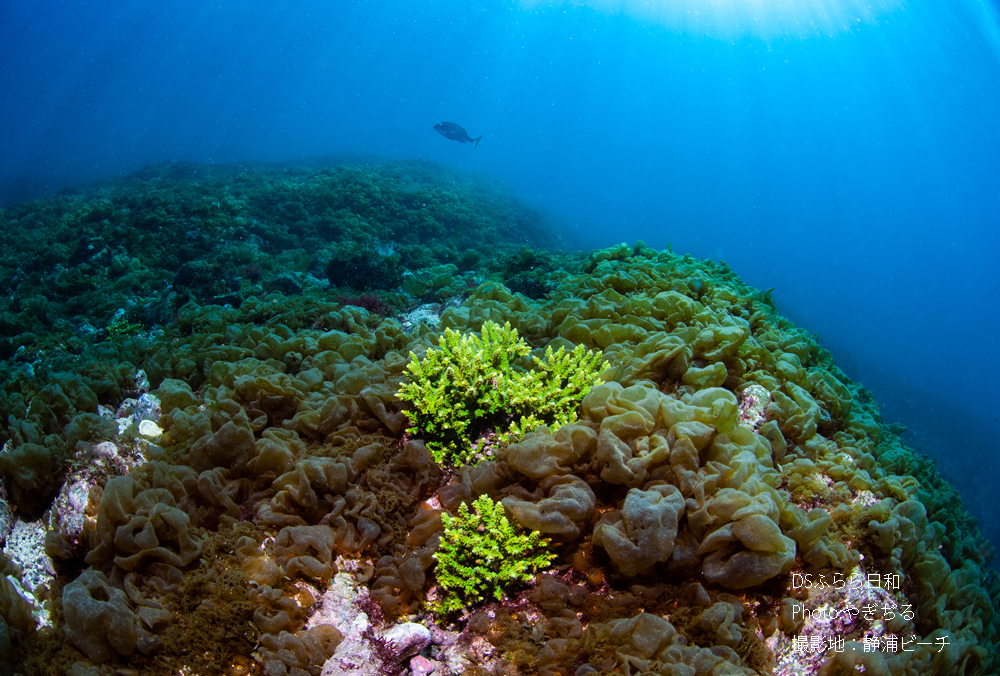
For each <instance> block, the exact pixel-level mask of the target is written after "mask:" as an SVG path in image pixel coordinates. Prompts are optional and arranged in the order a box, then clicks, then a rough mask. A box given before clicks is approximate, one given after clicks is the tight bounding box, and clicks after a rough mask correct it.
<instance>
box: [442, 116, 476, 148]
mask: <svg viewBox="0 0 1000 676" xmlns="http://www.w3.org/2000/svg"><path fill="white" fill-rule="evenodd" d="M434 131H436V132H437V133H439V134H441V136H444V137H445V138H447V139H451V140H452V141H458V142H459V143H471V144H472V147H473V148H477V147H479V139H481V138H483V137H482V136H477V137H476V138H472V137H471V136H469V134H468V132H466V131H465V130H464V129H462V128H461V127H459V126H458V125H457V124H455V123H454V122H439V123H438V124H435V125H434Z"/></svg>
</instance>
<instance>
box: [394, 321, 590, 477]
mask: <svg viewBox="0 0 1000 676" xmlns="http://www.w3.org/2000/svg"><path fill="white" fill-rule="evenodd" d="M530 352H531V348H530V347H529V346H528V344H527V343H526V342H524V340H522V339H521V338H520V337H519V336H518V335H517V329H512V328H511V326H510V323H509V322H508V323H507V324H505V325H504V326H503V327H501V326H499V325H497V324H496V323H495V322H485V323H484V324H483V328H482V336H481V337H480V336H476V335H475V334H468V335H462V334H460V333H458V332H456V331H451V330H450V329H449V330H445V332H444V335H443V336H441V339H440V342H439V348H438V349H429V350H427V352H426V356H425V357H424V358H423V359H418V358H417V357H416V355H414V354H412V353H411V355H410V357H411V361H410V363H409V365H408V366H407V368H406V373H407V377H408V378H409V382H407V383H404V384H403V385H402V387H400V388H399V392H398V394H397V395H396V396H397V397H399V398H400V399H402V400H403V401H408V402H410V403H412V404H413V410H412V412H411V413H410V417H411V418H412V420H413V423H414V424H413V426H412V427H411V428H409V429H408V430H407V431H408V432H409V433H411V434H423V435H426V436H427V438H428V441H427V448H429V449H430V450H431V453H432V454H433V456H434V460H435V461H436V462H437V463H439V464H445V463H447V464H451V465H463V464H466V463H471V462H475V461H476V460H478V459H480V458H482V457H484V453H483V450H480V448H479V447H478V446H477V444H478V443H482V444H483V446H485V445H486V443H487V442H486V440H484V439H482V438H481V436H482V435H483V434H484V433H485V432H486V431H487V430H489V431H490V432H492V433H493V436H494V437H495V439H496V441H497V442H498V443H500V444H507V443H509V442H510V441H511V440H512V439H515V440H516V439H518V438H520V437H522V436H523V435H524V434H526V433H528V432H530V431H532V430H534V429H535V428H536V427H538V426H540V425H548V426H550V427H555V428H559V427H562V426H563V425H566V424H569V423H571V422H573V421H574V420H576V411H577V409H578V408H579V405H580V401H581V400H583V397H584V396H585V395H586V394H587V392H589V391H590V389H591V388H592V387H594V386H595V385H600V384H601V383H602V382H603V381H601V379H600V377H599V374H600V371H601V370H603V367H604V366H605V365H604V364H603V363H602V360H601V355H600V352H592V351H590V350H587V349H585V348H584V347H583V346H582V345H578V346H577V347H576V348H574V349H573V350H572V351H571V352H566V349H565V348H564V347H560V348H559V349H558V350H557V351H556V352H553V351H552V347H551V346H549V348H548V349H547V350H546V352H545V358H544V359H539V358H538V357H533V358H532V361H533V362H534V366H533V367H532V368H531V369H530V370H524V369H521V370H516V369H515V367H514V363H513V362H515V361H516V360H517V359H518V358H520V357H525V356H527V355H528V354H529V353H530Z"/></svg>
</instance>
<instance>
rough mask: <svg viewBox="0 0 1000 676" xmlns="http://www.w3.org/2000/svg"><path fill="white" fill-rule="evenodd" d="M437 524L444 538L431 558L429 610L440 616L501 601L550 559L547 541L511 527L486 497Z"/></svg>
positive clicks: (463, 507)
mask: <svg viewBox="0 0 1000 676" xmlns="http://www.w3.org/2000/svg"><path fill="white" fill-rule="evenodd" d="M441 519H442V521H443V523H444V534H443V535H442V536H441V546H440V548H439V549H438V551H437V552H436V553H435V554H434V559H435V560H436V561H437V570H436V574H437V583H438V597H439V600H437V601H436V602H434V603H433V604H432V610H434V612H436V613H439V614H442V615H445V614H448V613H452V612H456V611H459V610H462V609H463V608H467V607H469V606H473V605H476V604H478V603H482V602H484V601H487V600H488V599H495V600H497V601H502V600H503V598H504V595H505V590H506V589H507V588H509V587H510V586H511V585H512V584H515V583H517V582H527V581H529V580H531V579H532V577H533V576H534V574H535V573H536V572H537V571H538V570H540V569H542V568H545V567H546V566H548V565H549V562H551V561H552V559H554V558H555V557H556V554H555V553H553V552H551V551H549V549H548V545H549V540H548V539H547V538H543V537H542V536H541V533H539V532H538V531H529V530H526V529H524V528H522V527H520V526H518V525H516V524H511V523H510V521H509V520H508V519H507V517H506V515H505V514H504V508H503V505H502V504H500V503H499V502H493V500H491V499H490V498H489V496H487V495H481V496H479V498H477V499H476V501H475V502H474V503H473V511H470V510H469V507H468V505H467V504H465V503H464V502H463V503H462V504H461V505H460V506H459V508H458V514H457V515H456V516H451V515H450V514H447V513H446V514H444V515H442V517H441Z"/></svg>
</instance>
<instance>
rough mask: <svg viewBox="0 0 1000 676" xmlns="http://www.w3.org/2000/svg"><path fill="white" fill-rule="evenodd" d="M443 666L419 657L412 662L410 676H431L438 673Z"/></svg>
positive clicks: (421, 656)
mask: <svg viewBox="0 0 1000 676" xmlns="http://www.w3.org/2000/svg"><path fill="white" fill-rule="evenodd" d="M441 666H442V664H441V663H440V662H438V661H436V660H432V659H428V658H426V657H424V656H423V655H417V656H416V657H414V658H413V659H412V660H410V676H430V675H431V674H433V673H435V671H437V673H438V674H440V673H441V671H439V670H438V669H439V667H441Z"/></svg>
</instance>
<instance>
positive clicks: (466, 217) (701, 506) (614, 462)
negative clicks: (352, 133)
mask: <svg viewBox="0 0 1000 676" xmlns="http://www.w3.org/2000/svg"><path fill="white" fill-rule="evenodd" d="M539 218H540V217H537V215H533V214H532V212H531V210H530V209H524V208H523V207H521V206H519V205H518V204H517V203H516V200H513V198H511V197H510V196H509V195H508V194H507V193H505V192H504V191H503V190H502V189H500V188H499V187H498V186H496V185H492V184H490V183H489V182H488V181H487V182H485V183H484V182H482V181H476V180H466V179H464V178H462V177H460V176H458V175H456V174H454V173H452V172H448V171H447V170H441V169H439V168H435V167H434V166H432V165H427V164H425V163H405V162H404V163H392V162H390V163H381V164H378V163H365V162H355V163H353V164H348V163H345V164H344V165H343V166H338V167H322V166H318V165H317V166H298V167H295V166H287V167H273V166H271V167H256V168H255V167H250V166H241V167H226V168H218V167H216V168H212V167H198V166H196V165H169V166H164V167H154V168H151V169H149V170H144V171H143V172H140V173H139V174H137V175H136V176H134V177H131V178H129V179H126V180H124V181H120V182H116V183H113V184H106V185H102V186H94V187H92V188H90V189H88V190H86V191H83V192H80V193H76V194H71V193H67V194H63V195H60V196H57V197H55V198H53V199H51V200H41V201H38V202H34V203H32V204H29V205H22V206H20V207H15V208H13V209H7V210H4V211H2V212H0V227H2V228H4V229H5V236H6V237H7V238H8V247H7V248H6V249H5V252H4V253H3V254H2V255H0V281H2V282H3V283H5V284H7V285H8V287H9V288H10V289H11V293H10V294H9V295H8V296H7V297H5V298H4V299H2V301H0V303H2V308H0V334H2V336H0V342H2V349H0V382H2V384H3V387H2V388H0V443H2V446H3V449H2V451H0V474H2V476H3V480H4V484H5V489H6V499H7V501H8V503H9V504H10V505H11V506H12V509H14V510H15V512H14V514H13V515H12V521H13V522H15V523H16V528H17V529H18V530H17V531H16V533H17V534H16V535H10V536H8V538H7V542H6V546H5V550H4V551H5V553H4V555H3V556H2V557H0V572H2V573H3V574H4V575H3V577H0V620H2V626H0V636H4V637H7V638H9V641H7V640H6V639H5V640H4V641H2V642H0V663H2V665H0V671H2V670H7V671H11V672H14V673H23V674H25V675H26V676H42V675H44V676H50V675H52V676H55V675H58V676H62V675H63V674H71V676H94V675H96V674H108V673H141V674H144V675H145V674H149V675H150V676H167V675H168V674H170V675H175V674H178V673H200V674H203V675H205V676H208V675H212V676H214V675H216V674H219V675H221V674H245V675H250V674H253V675H255V676H258V675H261V674H289V673H290V674H296V675H297V676H303V675H304V674H310V676H319V674H320V673H321V671H322V670H323V668H324V667H323V665H324V664H325V663H327V660H330V659H332V660H333V663H332V664H330V665H328V666H327V670H328V671H329V670H330V669H332V670H333V671H334V672H336V671H337V670H341V671H344V670H346V668H347V667H346V666H345V664H344V663H342V662H338V661H337V660H338V659H339V658H338V650H339V648H338V646H339V645H341V644H342V641H347V640H348V639H347V637H346V634H348V633H349V631H350V627H349V626H339V625H338V624H337V622H338V621H337V620H332V619H327V620H326V621H325V622H318V621H317V618H316V616H315V615H314V613H315V611H316V609H317V608H318V607H320V606H321V599H322V600H323V602H326V601H330V600H331V599H330V598H324V597H325V596H326V595H327V594H331V593H332V592H333V591H337V590H339V591H338V593H340V592H342V591H343V590H344V588H345V584H347V582H345V581H347V580H350V581H351V582H350V583H351V584H353V585H358V586H360V587H364V592H365V598H366V599H367V601H366V603H368V604H369V605H368V606H366V607H368V608H369V610H372V612H373V613H375V608H377V613H376V615H377V614H379V613H380V614H382V615H384V617H385V619H386V620H387V622H390V623H391V622H395V621H397V620H402V619H406V620H410V621H415V622H421V623H424V624H425V625H428V626H429V625H431V624H432V623H434V622H436V621H437V620H440V619H447V620H454V621H457V622H458V623H459V628H463V629H464V630H465V632H466V634H465V637H464V638H462V639H461V640H460V641H457V642H456V643H455V644H454V645H455V650H459V651H461V650H466V651H467V652H466V653H464V654H463V655H461V656H455V659H456V660H457V659H458V657H462V659H465V660H466V662H465V665H466V666H465V667H462V668H463V669H465V670H466V671H468V672H469V673H474V674H477V675H478V674H492V673H506V674H510V673H512V672H519V673H524V674H532V675H534V674H539V675H541V676H555V675H557V674H571V673H578V674H583V673H595V672H596V673H632V674H641V675H642V676H653V675H656V676H676V675H677V674H680V673H683V674H686V675H693V676H718V675H719V674H727V675H733V674H740V675H747V676H749V675H750V674H781V675H784V674H790V673H796V674H804V675H811V674H820V675H828V674H843V673H861V672H863V673H865V674H866V675H867V674H882V675H886V674H891V675H893V676H904V675H905V676H917V675H921V676H922V675H924V674H926V675H928V676H931V675H941V676H945V675H950V674H961V675H963V676H974V675H987V674H994V673H997V672H998V671H1000V657H998V655H1000V612H998V610H1000V580H998V577H997V574H996V572H995V571H994V570H993V569H992V568H991V564H992V562H993V558H994V551H993V548H992V546H991V545H990V544H989V543H988V542H987V541H986V540H985V539H984V538H983V537H982V534H981V533H980V531H979V529H978V528H977V526H976V523H975V520H974V519H973V518H972V517H971V516H970V515H969V513H968V512H967V511H966V510H965V509H964V507H963V505H962V500H961V496H960V495H959V494H958V493H957V491H955V490H954V488H952V487H951V486H949V485H948V484H947V483H946V482H945V481H944V480H943V479H942V478H941V476H940V475H939V474H938V472H937V470H936V468H935V466H934V463H933V462H931V461H930V460H928V459H927V458H926V457H924V456H922V455H920V454H919V453H917V452H916V451H914V450H913V449H911V448H908V447H907V446H906V445H904V444H903V442H902V441H901V439H900V438H899V436H898V434H897V431H898V430H897V428H894V427H893V426H891V425H887V424H886V423H885V422H884V421H883V420H882V418H881V415H880V412H879V408H878V405H877V403H876V402H875V401H874V399H873V398H872V396H871V395H870V393H868V392H867V391H866V390H865V389H864V388H863V387H862V386H861V385H860V384H858V383H856V382H854V381H852V380H851V379H850V378H848V377H847V376H846V375H845V374H844V373H843V372H842V371H841V370H840V369H839V368H838V367H837V366H836V364H835V363H834V361H833V358H832V356H831V355H830V353H829V352H828V351H826V350H825V349H824V348H823V347H822V346H821V345H820V344H819V343H818V342H817V339H816V337H815V336H813V335H811V334H810V333H808V332H807V331H804V330H802V329H800V328H798V327H796V326H795V325H794V324H793V323H792V322H790V321H789V320H787V319H786V318H784V317H782V316H781V315H780V314H778V312H777V310H776V308H775V306H774V303H773V302H772V300H771V299H770V297H769V296H768V294H766V293H761V292H760V291H758V290H756V289H754V288H752V287H750V286H748V285H746V284H744V283H743V282H742V280H740V278H739V277H738V276H737V275H736V274H735V273H734V272H733V271H732V270H731V269H729V268H728V267H727V266H726V265H725V264H722V263H713V262H711V261H702V260H698V259H695V258H693V257H691V256H686V255H679V254H676V253H674V252H672V251H670V250H665V251H656V250H653V249H651V248H649V247H647V246H645V245H643V244H642V243H638V244H636V245H634V246H626V245H621V246H616V247H611V248H608V249H604V250H601V251H595V252H591V253H585V254H574V253H566V252H560V251H554V250H543V249H542V248H540V246H539V245H540V243H539V242H537V241H532V240H530V239H529V237H530V232H531V229H532V228H533V227H534V226H537V225H538V224H539V223H540V222H541V221H540V220H539ZM481 242H485V244H483V245H482V246H481V245H480V243H481ZM525 242H528V243H529V244H530V245H531V247H532V248H530V249H529V250H526V249H525V248H524V246H525ZM356 246H357V248H356ZM364 252H368V253H364ZM358 254H361V255H368V256H372V257H374V256H377V257H379V258H378V259H374V258H373V259H372V260H370V261H364V260H361V261H359V266H360V267H359V268H358V270H359V271H360V273H363V274H362V275H361V278H360V279H357V280H355V279H353V278H352V277H351V276H350V275H348V276H346V277H344V278H341V279H337V283H332V282H331V280H330V279H329V277H328V276H326V275H328V274H329V273H328V270H329V263H330V261H331V260H342V261H348V262H350V261H352V260H353V261H358V260H359V259H356V258H351V256H355V255H358ZM338 256H340V257H339V258H338ZM383 259H385V260H383ZM543 259H544V261H545V263H544V265H542V264H541V263H539V261H540V260H543ZM369 263H370V264H369ZM383 263H384V264H385V265H386V266H387V267H385V268H380V267H379V266H380V265H382V264H383ZM393 266H397V267H393ZM334 267H336V266H334ZM380 269H386V270H390V271H392V270H395V271H398V272H399V273H400V277H399V279H398V286H394V287H392V288H388V289H381V288H377V285H374V290H372V291H370V292H366V293H370V294H371V295H372V296H374V298H368V299H367V300H364V301H362V300H361V298H362V297H361V296H359V295H358V294H360V293H362V292H363V291H364V289H363V287H364V286H366V285H367V286H369V287H373V284H372V281H373V279H372V277H371V275H372V273H371V271H372V270H376V271H378V270H380ZM542 269H544V271H545V275H544V276H543V277H540V276H539V273H538V271H539V270H542ZM329 272H334V270H329ZM336 272H338V273H339V272H340V270H339V269H337V270H336ZM528 273H530V274H528ZM376 274H378V273H377V272H376ZM325 276H326V277H325ZM352 283H356V284H357V285H358V286H357V287H351V288H347V287H345V286H344V285H345V284H347V285H348V286H350V284H352ZM394 283H395V282H394ZM511 286H514V287H516V288H519V289H523V290H524V291H526V292H528V293H517V292H514V291H512V289H511V288H510V287H511ZM350 298H357V302H358V303H362V302H364V303H368V304H369V306H370V307H373V308H374V307H376V306H377V307H379V308H380V310H381V312H380V314H375V313H373V312H370V311H368V310H367V309H365V308H364V307H361V306H359V305H358V304H356V303H347V302H340V301H342V300H344V299H350ZM378 303H383V304H384V306H383V305H378ZM429 303H434V305H431V306H429V307H428V306H424V307H422V308H421V310H420V312H421V313H422V314H421V316H423V317H425V318H427V317H431V318H432V319H433V321H417V320H415V319H414V316H415V315H414V314H412V313H411V311H412V310H413V309H414V308H415V307H417V306H420V305H423V304H429ZM386 308H388V309H386ZM119 309H123V310H124V311H125V312H124V313H118V310H119ZM136 325H141V328H137V326H136ZM94 327H109V328H111V327H113V328H114V329H115V330H105V331H102V330H98V329H95V328H94ZM442 341H443V342H442ZM494 380H495V383H494ZM459 384H464V385H463V386H464V387H466V389H465V390H462V389H461V388H460V387H459ZM473 385H474V386H473ZM765 391H766V394H765ZM751 392H752V393H755V394H754V397H753V400H752V401H751V399H750V398H748V393H751ZM459 395H461V397H459ZM519 402H520V403H519ZM422 405H423V406H424V409H423V410H422V409H421V406H422ZM546 407H548V408H546ZM750 413H754V415H752V416H751V415H749V414H750ZM421 416H424V417H423V418H421ZM477 416H479V417H477ZM491 416H492V417H491ZM414 418H416V419H415V420H414ZM751 418H752V422H750V423H749V426H748V425H747V424H745V423H747V422H748V421H749V420H750V419H751ZM449 435H451V436H449ZM501 435H504V436H503V437H502V438H501ZM475 442H479V445H478V446H477V448H478V451H477V452H476V453H475V454H471V449H472V447H473V446H472V444H473V443H475ZM435 444H438V445H437V446H435ZM487 451H489V453H487ZM480 456H482V457H480ZM26 532H28V533H33V534H34V537H35V538H36V539H35V542H38V543H41V542H44V550H42V547H41V546H40V545H35V546H34V547H23V546H21V545H17V544H16V543H18V542H20V543H24V542H25V541H26V540H25V539H24V538H23V537H22V536H23V535H24V533H26ZM543 545H544V546H543ZM45 557H47V558H45ZM49 567H51V569H52V571H53V573H54V575H52V576H51V577H44V576H41V577H39V576H40V575H41V572H42V571H44V570H46V569H47V568H49ZM806 576H809V578H808V579H811V580H819V579H820V577H821V576H824V578H825V579H826V580H829V581H836V580H863V581H864V583H863V584H857V585H850V586H847V587H838V586H836V585H835V584H834V585H828V586H827V587H825V588H821V587H818V586H816V585H814V586H812V587H811V588H806V587H804V586H803V585H802V584H801V581H802V580H804V579H806ZM529 578H530V579H529ZM797 581H798V582H797ZM508 585H510V586H508ZM348 586H349V585H348ZM435 589H436V591H433V592H432V590H435ZM443 591H444V592H450V595H445V594H443V593H442V592H443ZM442 603H443V604H445V606H442V605H440V604H442ZM865 607H877V608H878V609H879V611H878V613H851V612H849V610H850V608H858V609H862V608H865ZM831 608H832V609H834V610H838V611H842V612H838V613H837V615H836V618H834V619H829V613H825V611H824V609H827V610H828V609H831ZM473 609H476V612H474V613H473V614H472V615H471V616H469V619H468V621H467V622H466V620H465V619H464V617H465V614H464V613H462V612H461V611H464V610H473ZM883 609H888V611H884V610H883ZM43 611H44V613H43ZM441 611H445V617H443V618H442V617H441ZM843 611H848V612H843ZM890 611H891V615H890ZM43 614H45V615H47V617H48V622H46V623H43V622H40V621H39V619H40V617H41V616H42V615H43ZM372 631H374V632H377V628H373V629H372ZM355 638H357V637H355ZM376 638H377V636H376ZM467 639H468V640H467ZM359 640H361V639H359ZM348 645H351V643H350V642H349V643H348ZM904 646H905V648H904ZM439 656H440V655H439ZM455 664H458V662H455ZM383 666H385V667H386V669H389V668H396V667H398V666H399V665H383ZM438 666H439V670H440V671H441V672H442V673H443V672H444V670H445V669H447V668H448V667H447V666H446V662H445V661H444V659H442V660H441V661H439V663H438Z"/></svg>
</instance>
